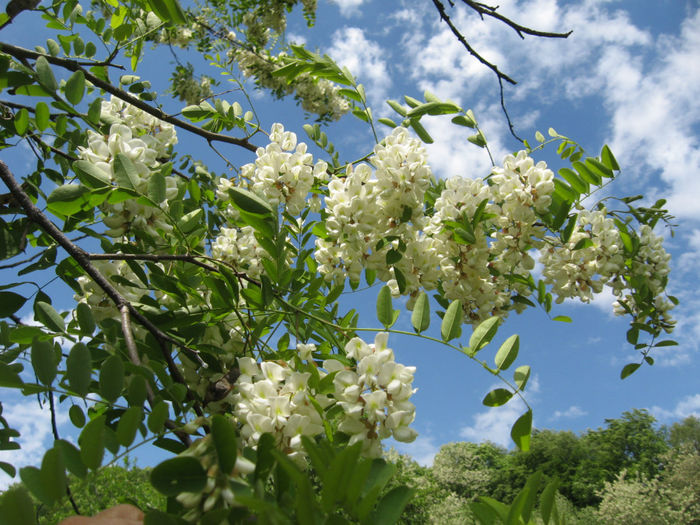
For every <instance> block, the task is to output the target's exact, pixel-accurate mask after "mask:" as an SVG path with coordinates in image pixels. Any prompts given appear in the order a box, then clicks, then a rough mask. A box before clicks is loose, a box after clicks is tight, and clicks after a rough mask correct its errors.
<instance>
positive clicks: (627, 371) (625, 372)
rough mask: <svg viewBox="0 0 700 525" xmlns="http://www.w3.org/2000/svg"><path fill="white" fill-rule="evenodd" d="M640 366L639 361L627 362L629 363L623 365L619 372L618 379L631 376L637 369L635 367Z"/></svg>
mask: <svg viewBox="0 0 700 525" xmlns="http://www.w3.org/2000/svg"><path fill="white" fill-rule="evenodd" d="M640 366H642V365H641V363H629V364H627V365H625V366H624V367H623V368H622V371H621V372H620V379H625V378H627V377H629V376H631V375H632V374H634V373H635V372H636V371H637V369H638V368H639V367H640Z"/></svg>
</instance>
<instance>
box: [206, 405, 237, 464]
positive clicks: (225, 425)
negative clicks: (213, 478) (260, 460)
mask: <svg viewBox="0 0 700 525" xmlns="http://www.w3.org/2000/svg"><path fill="white" fill-rule="evenodd" d="M211 435H212V440H213V441H214V448H215V449H216V457H217V458H218V461H219V467H220V468H221V472H224V473H226V474H231V473H232V472H233V467H234V466H235V464H236V456H237V455H238V437H237V435H236V427H235V426H234V425H233V423H232V422H231V420H230V419H229V418H228V417H226V416H223V415H221V414H215V415H214V416H213V417H212V420H211Z"/></svg>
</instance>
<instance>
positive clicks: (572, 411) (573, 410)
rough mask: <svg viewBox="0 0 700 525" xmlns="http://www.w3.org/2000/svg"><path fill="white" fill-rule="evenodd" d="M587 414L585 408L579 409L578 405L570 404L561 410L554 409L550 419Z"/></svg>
mask: <svg viewBox="0 0 700 525" xmlns="http://www.w3.org/2000/svg"><path fill="white" fill-rule="evenodd" d="M586 414H588V412H586V411H585V410H583V409H581V407H578V406H576V405H572V406H570V407H569V408H567V409H566V410H564V411H563V412H562V411H561V410H556V411H555V412H554V415H553V416H552V419H561V418H575V417H582V416H585V415H586Z"/></svg>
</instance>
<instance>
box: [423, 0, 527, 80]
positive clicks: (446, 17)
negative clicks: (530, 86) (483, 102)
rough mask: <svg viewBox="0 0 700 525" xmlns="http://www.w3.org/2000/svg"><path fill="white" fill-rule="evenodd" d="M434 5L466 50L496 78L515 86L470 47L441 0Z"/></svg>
mask: <svg viewBox="0 0 700 525" xmlns="http://www.w3.org/2000/svg"><path fill="white" fill-rule="evenodd" d="M433 4H434V5H435V8H436V9H437V10H438V13H440V18H441V19H442V20H443V21H444V22H445V23H446V24H447V26H448V27H449V28H450V31H452V34H453V35H454V36H455V37H456V38H457V40H458V41H459V42H460V43H461V44H462V45H463V46H464V48H465V49H466V50H467V51H468V52H469V54H470V55H472V56H473V57H474V58H476V59H477V60H478V61H479V62H481V63H482V64H484V65H485V66H486V67H488V68H489V69H490V70H491V71H493V72H494V73H496V76H498V78H501V79H503V80H505V81H506V82H510V83H511V84H513V85H515V84H517V82H516V81H515V80H513V79H512V78H511V77H509V76H508V75H506V74H505V73H503V72H502V71H501V70H500V69H498V66H496V65H495V64H493V63H491V62H489V61H488V60H486V59H485V58H484V57H482V56H481V55H480V54H479V53H477V52H476V50H474V48H473V47H472V46H470V45H469V42H467V39H466V38H464V35H462V33H460V32H459V29H457V27H456V26H455V25H454V24H453V23H452V20H451V19H450V17H449V15H448V14H447V12H446V11H445V6H444V5H442V2H440V0H433Z"/></svg>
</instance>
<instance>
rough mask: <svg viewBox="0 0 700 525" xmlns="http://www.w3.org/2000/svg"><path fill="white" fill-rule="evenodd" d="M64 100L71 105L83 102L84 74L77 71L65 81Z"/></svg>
mask: <svg viewBox="0 0 700 525" xmlns="http://www.w3.org/2000/svg"><path fill="white" fill-rule="evenodd" d="M65 91H66V100H68V102H70V103H71V104H73V105H76V104H79V103H80V101H81V100H83V94H84V93H85V73H83V72H82V70H80V69H79V70H78V71H76V72H75V73H73V74H72V75H71V76H70V77H69V78H68V80H66V86H65Z"/></svg>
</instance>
